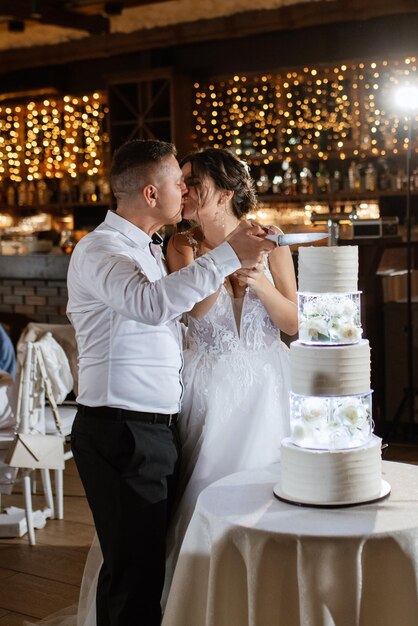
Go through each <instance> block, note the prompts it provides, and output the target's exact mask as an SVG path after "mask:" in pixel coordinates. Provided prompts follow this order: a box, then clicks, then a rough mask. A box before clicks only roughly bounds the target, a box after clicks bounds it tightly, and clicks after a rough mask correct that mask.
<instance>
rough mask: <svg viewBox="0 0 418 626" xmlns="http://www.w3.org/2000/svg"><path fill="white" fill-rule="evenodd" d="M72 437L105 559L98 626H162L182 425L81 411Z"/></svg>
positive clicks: (101, 578) (97, 602) (102, 570)
mask: <svg viewBox="0 0 418 626" xmlns="http://www.w3.org/2000/svg"><path fill="white" fill-rule="evenodd" d="M71 437H72V450H73V454H74V459H75V462H76V464H77V469H78V471H79V474H80V478H81V481H82V483H83V486H84V489H85V492H86V496H87V500H88V503H89V506H90V508H91V510H92V513H93V518H94V523H95V526H96V531H97V535H98V538H99V542H100V546H101V549H102V553H103V566H102V569H101V571H100V575H99V581H98V588H97V596H96V597H97V601H96V607H97V626H159V624H160V622H161V608H160V599H161V593H162V589H163V585H164V575H165V557H166V554H165V547H166V546H165V535H166V530H167V521H168V516H169V512H170V505H171V503H172V501H173V498H174V492H175V486H176V482H177V472H178V460H179V444H178V436H177V430H176V427H175V426H170V427H169V426H166V425H164V424H147V423H143V422H140V421H136V420H131V419H122V418H118V419H109V418H100V416H98V417H88V416H86V415H82V414H81V412H80V411H79V412H78V413H77V416H76V418H75V421H74V425H73V430H72V435H71Z"/></svg>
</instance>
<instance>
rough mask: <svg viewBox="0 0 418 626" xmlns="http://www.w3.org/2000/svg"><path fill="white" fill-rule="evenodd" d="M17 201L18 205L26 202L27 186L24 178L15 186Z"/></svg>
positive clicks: (23, 204)
mask: <svg viewBox="0 0 418 626" xmlns="http://www.w3.org/2000/svg"><path fill="white" fill-rule="evenodd" d="M17 203H18V205H19V206H25V204H27V203H28V188H27V185H26V183H25V181H24V180H22V182H21V183H19V185H18V187H17Z"/></svg>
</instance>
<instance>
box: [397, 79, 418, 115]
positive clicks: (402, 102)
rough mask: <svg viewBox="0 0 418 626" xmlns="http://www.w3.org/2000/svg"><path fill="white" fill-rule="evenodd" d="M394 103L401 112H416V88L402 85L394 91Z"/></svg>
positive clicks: (417, 92)
mask: <svg viewBox="0 0 418 626" xmlns="http://www.w3.org/2000/svg"><path fill="white" fill-rule="evenodd" d="M395 103H396V105H397V106H398V107H399V109H401V110H402V111H405V112H408V111H416V110H418V87H417V86H414V85H402V86H401V87H398V89H397V90H396V91H395Z"/></svg>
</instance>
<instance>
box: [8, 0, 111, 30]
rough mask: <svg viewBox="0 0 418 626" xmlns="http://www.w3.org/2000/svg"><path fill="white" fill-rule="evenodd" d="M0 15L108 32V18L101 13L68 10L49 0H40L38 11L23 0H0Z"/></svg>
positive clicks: (63, 26)
mask: <svg viewBox="0 0 418 626" xmlns="http://www.w3.org/2000/svg"><path fill="white" fill-rule="evenodd" d="M0 12H1V15H4V16H7V17H10V18H13V19H18V20H24V21H25V20H31V21H34V22H39V23H42V24H50V25H54V26H60V27H61V28H73V29H75V30H83V31H86V32H88V33H91V34H95V35H99V34H103V33H108V32H109V19H108V18H106V17H104V16H102V15H85V14H83V13H80V12H79V11H70V10H68V9H66V8H64V7H63V8H57V5H56V3H54V2H52V1H51V0H42V2H40V3H39V11H36V12H34V11H33V10H32V9H31V6H30V3H29V2H27V1H25V0H2V1H1V3H0Z"/></svg>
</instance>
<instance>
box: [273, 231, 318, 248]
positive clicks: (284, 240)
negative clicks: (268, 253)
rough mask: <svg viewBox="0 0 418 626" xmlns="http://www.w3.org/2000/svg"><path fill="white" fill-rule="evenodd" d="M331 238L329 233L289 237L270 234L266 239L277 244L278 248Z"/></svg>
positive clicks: (291, 235) (299, 234)
mask: <svg viewBox="0 0 418 626" xmlns="http://www.w3.org/2000/svg"><path fill="white" fill-rule="evenodd" d="M326 237H329V234H328V233H291V234H289V235H280V234H279V233H277V234H271V235H270V234H269V235H266V239H269V240H270V241H273V242H274V243H277V245H278V246H292V245H294V244H295V243H311V242H313V241H319V240H320V239H325V238H326Z"/></svg>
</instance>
